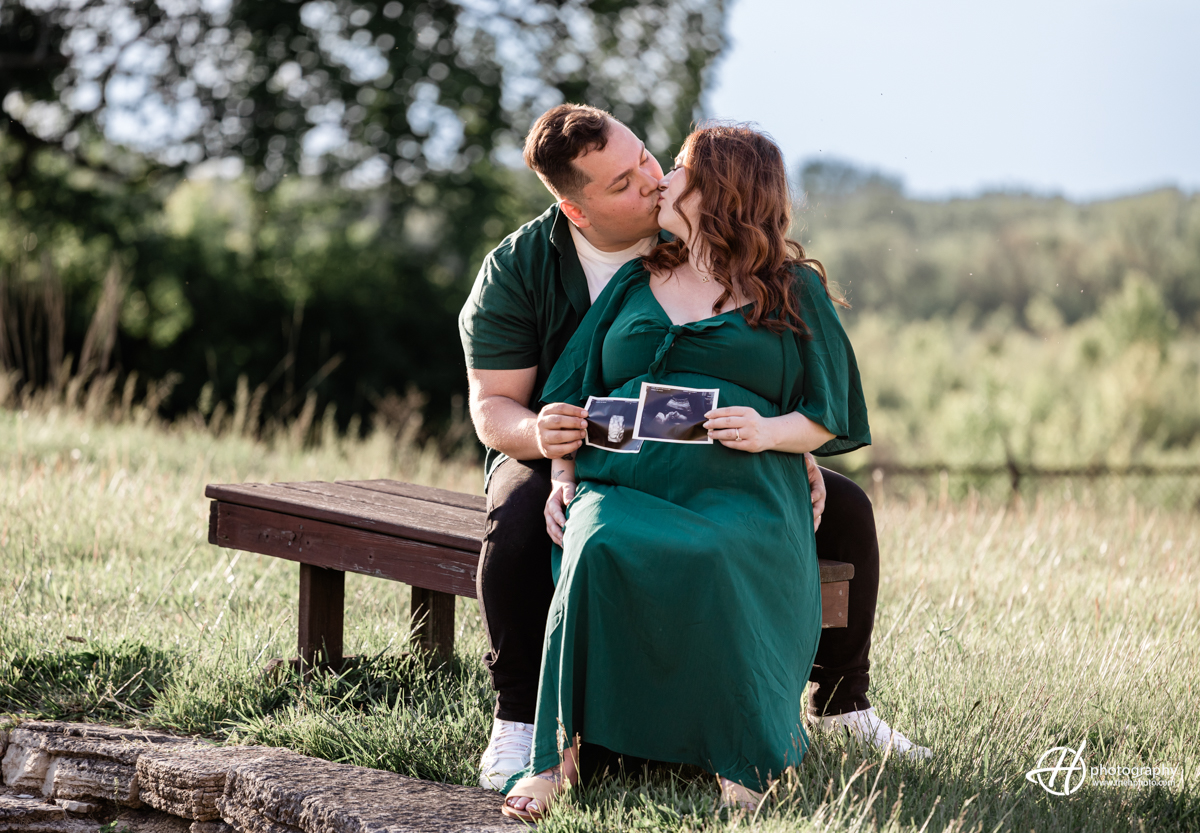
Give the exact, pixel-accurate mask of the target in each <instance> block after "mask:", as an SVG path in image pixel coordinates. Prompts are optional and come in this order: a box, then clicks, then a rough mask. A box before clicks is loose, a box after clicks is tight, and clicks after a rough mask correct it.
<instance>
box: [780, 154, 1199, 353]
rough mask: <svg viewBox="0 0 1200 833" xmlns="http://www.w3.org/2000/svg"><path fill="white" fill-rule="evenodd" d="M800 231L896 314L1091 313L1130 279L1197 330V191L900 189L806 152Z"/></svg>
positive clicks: (1034, 319) (855, 296) (1026, 320)
mask: <svg viewBox="0 0 1200 833" xmlns="http://www.w3.org/2000/svg"><path fill="white" fill-rule="evenodd" d="M799 180H800V183H801V188H802V190H803V191H804V192H806V200H805V203H804V206H803V207H802V209H801V210H800V211H799V212H798V213H797V214H798V222H797V227H796V229H795V234H796V235H797V237H799V238H800V239H801V242H803V243H804V244H805V246H806V247H808V248H809V253H810V254H811V255H812V256H814V257H817V258H819V259H820V260H821V261H822V262H823V263H824V264H825V266H826V267H827V268H828V270H829V274H830V277H831V278H833V279H834V280H836V281H837V282H838V283H839V284H840V285H841V287H842V288H843V289H844V290H845V291H846V292H847V293H848V294H849V297H850V300H851V302H852V303H853V305H854V308H855V310H857V311H867V310H873V311H880V312H887V313H889V314H891V315H894V316H897V317H899V318H902V319H927V318H931V317H936V316H951V315H962V316H965V317H966V319H967V320H969V321H971V322H972V323H974V324H976V325H979V324H982V323H983V322H984V321H985V320H986V319H987V318H988V317H989V316H992V315H995V314H1000V315H1001V316H1004V317H1005V318H1006V319H1007V320H1011V321H1012V322H1013V323H1014V324H1016V325H1018V326H1020V327H1022V328H1024V329H1027V330H1030V331H1034V330H1037V329H1038V328H1039V327H1043V326H1044V325H1045V324H1046V321H1045V320H1044V319H1045V316H1047V315H1051V316H1053V315H1058V316H1061V318H1062V320H1063V322H1064V323H1067V324H1072V323H1074V322H1076V321H1079V320H1081V319H1083V318H1087V317H1089V316H1091V315H1094V314H1095V313H1096V312H1097V311H1098V310H1099V309H1100V307H1101V306H1102V305H1103V303H1104V299H1105V298H1106V297H1107V296H1109V295H1110V294H1112V293H1114V292H1117V291H1120V289H1121V287H1122V286H1123V285H1124V283H1125V282H1126V281H1127V280H1129V279H1134V280H1140V281H1145V282H1148V283H1150V284H1153V285H1154V286H1155V287H1157V291H1158V292H1159V293H1160V294H1161V295H1162V298H1163V300H1164V302H1165V303H1166V306H1167V308H1168V310H1169V311H1170V313H1171V315H1172V320H1173V321H1174V322H1175V323H1176V324H1178V325H1182V326H1185V327H1189V328H1200V195H1197V194H1185V193H1182V192H1180V191H1178V190H1174V189H1162V190H1156V191H1150V192H1148V193H1143V194H1136V195H1132V196H1127V197H1121V198H1116V199H1110V200H1103V201H1098V202H1088V203H1076V202H1071V201H1068V200H1066V199H1063V198H1061V197H1044V196H1037V195H1033V194H1020V193H990V194H984V195H982V196H979V197H975V198H971V199H952V200H946V201H925V200H914V199H909V198H907V197H906V196H905V195H904V193H903V190H902V188H901V186H900V184H899V182H898V181H897V180H895V179H891V178H888V177H886V176H882V175H879V174H876V173H871V172H865V171H862V170H859V169H856V168H853V167H851V166H848V165H845V164H840V163H817V162H813V163H809V164H808V165H806V166H804V168H803V169H802V171H801V173H800V176H799Z"/></svg>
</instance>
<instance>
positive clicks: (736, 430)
mask: <svg viewBox="0 0 1200 833" xmlns="http://www.w3.org/2000/svg"><path fill="white" fill-rule="evenodd" d="M733 433H735V434H736V435H737V441H738V442H739V443H740V442H741V441H742V430H741V429H740V428H734V429H733Z"/></svg>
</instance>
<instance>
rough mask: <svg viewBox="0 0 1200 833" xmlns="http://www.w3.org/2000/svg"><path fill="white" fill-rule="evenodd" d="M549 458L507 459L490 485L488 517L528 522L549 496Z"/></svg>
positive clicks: (505, 520)
mask: <svg viewBox="0 0 1200 833" xmlns="http://www.w3.org/2000/svg"><path fill="white" fill-rule="evenodd" d="M549 462H550V461H549V460H530V461H525V460H506V461H504V463H503V464H502V465H501V466H500V468H498V469H497V470H496V471H495V473H494V474H492V480H491V483H489V484H488V520H489V522H491V521H495V520H501V519H503V522H504V523H509V522H514V523H528V522H529V518H530V517H534V518H539V517H541V515H542V509H543V507H544V506H545V504H546V499H547V498H548V497H550V485H551V484H550V466H549Z"/></svg>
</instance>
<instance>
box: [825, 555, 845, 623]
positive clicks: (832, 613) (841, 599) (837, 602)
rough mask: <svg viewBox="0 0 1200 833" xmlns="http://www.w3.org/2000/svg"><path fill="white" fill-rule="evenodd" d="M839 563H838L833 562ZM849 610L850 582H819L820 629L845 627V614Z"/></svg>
mask: <svg viewBox="0 0 1200 833" xmlns="http://www.w3.org/2000/svg"><path fill="white" fill-rule="evenodd" d="M835 563H840V562H835ZM849 610H850V582H848V581H823V582H821V627H822V628H844V627H846V614H847V613H848V612H849Z"/></svg>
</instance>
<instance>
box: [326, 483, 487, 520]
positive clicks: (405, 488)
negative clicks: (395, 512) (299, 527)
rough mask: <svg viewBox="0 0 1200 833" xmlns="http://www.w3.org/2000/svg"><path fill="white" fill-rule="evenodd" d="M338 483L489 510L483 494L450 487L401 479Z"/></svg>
mask: <svg viewBox="0 0 1200 833" xmlns="http://www.w3.org/2000/svg"><path fill="white" fill-rule="evenodd" d="M337 483H339V484H340V485H343V486H357V487H358V488H360V489H370V490H371V491H374V492H383V493H384V494H388V495H395V496H396V497H403V498H410V499H412V500H423V501H427V502H429V503H444V504H446V505H447V506H457V507H459V508H460V509H473V510H475V511H476V512H486V511H487V498H485V497H483V496H482V495H466V494H463V493H462V492H452V491H450V490H449V489H435V488H434V487H433V486H418V485H416V484H415V483H403V482H401V481H399V480H338V481H337Z"/></svg>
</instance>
